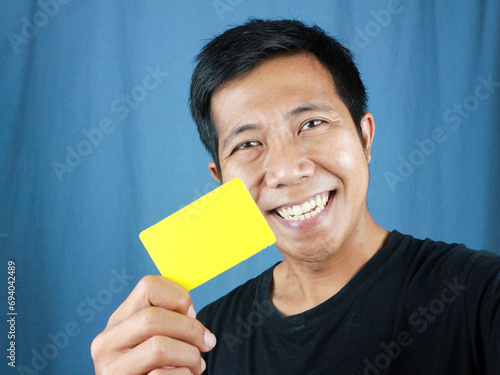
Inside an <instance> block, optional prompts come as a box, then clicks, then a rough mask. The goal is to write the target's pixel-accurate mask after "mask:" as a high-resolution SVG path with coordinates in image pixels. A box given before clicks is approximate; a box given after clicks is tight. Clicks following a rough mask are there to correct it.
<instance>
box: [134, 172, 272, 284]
mask: <svg viewBox="0 0 500 375" xmlns="http://www.w3.org/2000/svg"><path fill="white" fill-rule="evenodd" d="M139 237H140V239H141V241H142V243H143V244H144V246H145V247H146V249H147V250H148V252H149V255H150V256H151V258H152V259H153V261H154V263H155V264H156V267H158V269H159V271H160V273H161V274H162V275H163V276H165V277H168V278H169V279H172V280H174V281H176V282H178V283H179V284H181V285H182V286H184V287H185V288H186V289H187V290H191V289H194V288H196V287H197V286H199V285H201V284H203V283H204V282H206V281H208V280H210V279H211V278H213V277H215V276H217V275H219V274H220V273H222V272H224V271H226V270H228V269H229V268H231V267H233V266H235V265H236V264H238V263H240V262H242V261H244V260H245V259H247V258H249V257H251V256H252V255H254V254H256V253H258V252H259V251H260V250H262V249H264V248H266V247H267V246H269V245H272V244H273V243H274V242H275V241H276V238H275V237H274V234H273V232H272V231H271V228H270V227H269V225H268V224H267V222H266V220H265V219H264V217H263V216H262V214H261V212H260V210H259V208H258V207H257V205H256V204H255V202H254V201H253V199H252V196H251V195H250V193H249V192H248V190H247V189H246V187H245V185H244V184H243V182H242V181H241V179H239V178H235V179H233V180H231V181H229V182H227V183H225V184H224V185H222V186H220V187H218V188H217V189H215V190H213V191H211V192H210V193H208V194H206V195H204V196H203V197H201V198H200V199H198V200H196V201H194V202H193V203H191V204H189V205H187V206H186V207H184V208H182V209H181V210H179V211H177V212H176V213H174V214H172V215H170V216H169V217H167V218H166V219H163V220H162V221H160V222H159V223H157V224H155V225H153V226H152V227H150V228H148V229H146V230H144V231H143V232H141V234H140V235H139Z"/></svg>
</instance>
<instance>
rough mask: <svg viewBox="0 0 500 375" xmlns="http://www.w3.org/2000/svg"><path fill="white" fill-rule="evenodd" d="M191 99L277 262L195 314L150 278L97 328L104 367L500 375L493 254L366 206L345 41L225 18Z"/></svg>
mask: <svg viewBox="0 0 500 375" xmlns="http://www.w3.org/2000/svg"><path fill="white" fill-rule="evenodd" d="M191 110H192V114H193V117H194V119H195V121H196V123H197V125H198V130H199V133H200V136H201V140H202V142H203V143H204V145H205V146H206V147H207V149H208V150H209V152H210V153H211V155H212V157H213V160H214V161H213V162H211V163H210V165H209V168H210V171H211V172H212V174H213V175H214V177H215V178H216V179H217V180H218V181H220V182H221V183H223V182H225V181H228V180H230V179H232V178H234V177H240V178H241V179H242V180H243V181H244V183H245V185H246V186H247V188H248V189H249V191H250V193H251V194H252V196H253V198H254V200H255V202H256V203H257V205H258V207H259V208H260V210H261V212H262V213H263V215H264V216H265V218H266V220H267V222H268V223H269V225H270V226H271V228H272V230H273V232H274V233H275V235H276V238H277V242H276V246H277V248H278V249H279V250H280V252H281V253H282V255H283V258H284V260H283V261H282V262H280V263H279V264H277V265H275V266H274V267H272V268H270V269H269V270H267V271H265V272H264V273H263V274H261V275H260V276H258V277H257V278H255V279H253V280H250V281H248V282H247V283H245V284H244V285H242V286H240V287H238V288H237V289H235V290H234V291H233V292H231V293H229V294H228V295H226V296H225V297H223V298H221V299H220V300H218V301H215V302H214V303H212V304H210V305H208V306H207V307H206V308H204V309H203V310H202V311H200V313H199V314H198V316H196V313H195V312H194V309H193V306H192V303H191V299H190V297H189V294H188V293H187V292H186V291H185V290H184V289H183V288H182V287H180V286H179V285H177V284H175V283H173V282H172V281H170V280H167V279H165V278H162V277H158V276H148V277H145V278H144V279H143V280H141V282H140V283H139V285H138V286H137V287H136V288H135V289H134V291H133V292H132V293H131V295H130V296H129V297H128V298H127V300H126V301H125V302H124V303H123V304H122V306H120V307H119V308H118V309H117V310H116V312H115V313H114V314H113V315H112V317H111V318H110V320H109V323H108V326H107V327H106V329H105V330H104V332H103V333H101V334H100V335H99V336H98V337H97V338H96V340H94V343H93V345H92V354H93V357H94V362H95V366H96V373H97V374H146V373H147V374H157V375H158V374H200V373H201V372H203V371H206V373H208V374H217V375H219V374H237V375H246V374H273V375H277V374H286V375H289V374H345V375H351V374H360V375H361V374H365V375H377V374H394V375H395V374H399V375H401V374H405V375H412V374H424V373H425V374H436V375H437V374H440V375H442V374H450V375H451V374H453V375H457V374H463V375H474V374H498V373H500V274H499V273H500V257H498V256H496V255H494V254H492V253H488V252H478V251H472V250H468V249H466V248H465V247H464V246H462V245H449V244H445V243H442V242H434V241H431V240H425V241H422V240H417V239H415V238H413V237H411V236H407V235H403V234H401V233H399V232H397V231H392V232H388V231H386V230H385V229H383V228H382V227H380V226H379V225H377V223H375V221H374V220H373V219H372V217H371V215H370V213H369V211H368V209H367V204H366V194H367V189H368V180H369V170H368V165H369V163H370V159H371V145H372V142H373V138H374V134H375V123H374V119H373V115H372V114H371V113H369V112H367V111H366V93H365V88H364V86H363V83H362V82H361V80H360V77H359V72H358V70H357V68H356V66H355V64H354V63H353V61H352V57H351V55H350V53H349V52H348V50H346V49H345V48H344V47H343V46H342V45H341V44H339V43H338V42H337V41H336V40H335V39H333V38H331V37H329V36H328V35H326V34H325V33H324V32H323V31H322V30H321V29H319V28H317V27H308V26H306V25H304V24H302V23H300V22H298V21H288V20H283V21H262V20H254V21H250V22H248V23H247V24H245V25H242V26H239V27H236V28H234V29H231V30H228V31H227V32H225V33H224V34H222V35H220V36H218V37H217V38H215V39H214V40H213V41H211V42H210V43H208V44H207V45H206V46H205V48H204V49H203V51H202V52H201V54H200V55H199V56H198V65H197V68H196V70H195V72H194V73H193V79H192V85H191ZM216 338H217V340H218V344H217V345H216ZM200 352H201V353H203V354H200ZM200 356H201V358H200Z"/></svg>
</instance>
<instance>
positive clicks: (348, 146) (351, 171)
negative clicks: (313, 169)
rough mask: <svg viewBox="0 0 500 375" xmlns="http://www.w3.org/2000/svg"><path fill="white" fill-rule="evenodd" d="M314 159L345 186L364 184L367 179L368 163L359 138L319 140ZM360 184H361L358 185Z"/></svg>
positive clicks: (347, 137) (346, 137)
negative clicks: (332, 140) (325, 141)
mask: <svg viewBox="0 0 500 375" xmlns="http://www.w3.org/2000/svg"><path fill="white" fill-rule="evenodd" d="M318 146H319V147H317V148H316V149H317V150H328V151H326V152H325V151H323V152H320V151H318V152H316V155H315V159H316V162H317V163H318V164H320V165H319V166H320V167H321V168H323V169H326V170H327V171H328V172H330V173H333V174H335V175H336V176H337V177H338V178H339V179H341V180H342V182H343V184H344V185H346V187H349V186H350V185H355V186H359V187H361V186H364V185H365V184H367V179H368V166H367V165H368V163H367V160H366V155H365V153H364V150H363V147H362V145H361V143H360V141H359V138H353V137H352V136H351V137H350V136H345V137H337V138H335V141H334V142H329V143H328V144H326V143H324V142H320V143H319V145H318ZM360 185H361V186H360Z"/></svg>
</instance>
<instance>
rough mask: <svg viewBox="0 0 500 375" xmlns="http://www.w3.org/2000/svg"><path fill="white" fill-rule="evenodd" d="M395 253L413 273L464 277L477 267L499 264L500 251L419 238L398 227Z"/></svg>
mask: <svg viewBox="0 0 500 375" xmlns="http://www.w3.org/2000/svg"><path fill="white" fill-rule="evenodd" d="M392 236H394V237H395V239H394V242H395V246H394V247H395V249H394V253H395V254H398V256H399V257H400V259H401V260H403V262H405V263H406V264H407V265H408V272H409V273H410V274H411V275H417V274H419V273H426V274H427V275H428V276H432V275H436V276H437V275H446V274H454V275H455V276H458V275H459V274H460V276H462V277H464V276H465V275H469V274H470V273H471V272H473V271H474V270H475V269H477V268H481V267H488V265H491V264H500V255H498V254H495V253H493V252H489V251H480V250H473V249H470V248H468V247H466V246H465V245H464V244H459V243H447V242H443V241H436V240H432V239H429V238H426V239H423V240H422V239H417V238H415V237H413V236H411V235H404V234H401V233H399V232H397V231H394V232H393V233H392Z"/></svg>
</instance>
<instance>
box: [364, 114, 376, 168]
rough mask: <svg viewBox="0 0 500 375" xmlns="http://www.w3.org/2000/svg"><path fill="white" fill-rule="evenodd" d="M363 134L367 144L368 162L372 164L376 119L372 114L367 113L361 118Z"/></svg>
mask: <svg viewBox="0 0 500 375" xmlns="http://www.w3.org/2000/svg"><path fill="white" fill-rule="evenodd" d="M361 132H362V134H363V140H364V142H365V147H364V149H365V155H366V161H367V162H368V163H370V161H371V160H372V154H371V152H372V142H373V138H374V137H375V119H374V118H373V115H372V114H371V113H370V112H366V113H365V114H364V115H363V117H362V118H361Z"/></svg>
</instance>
